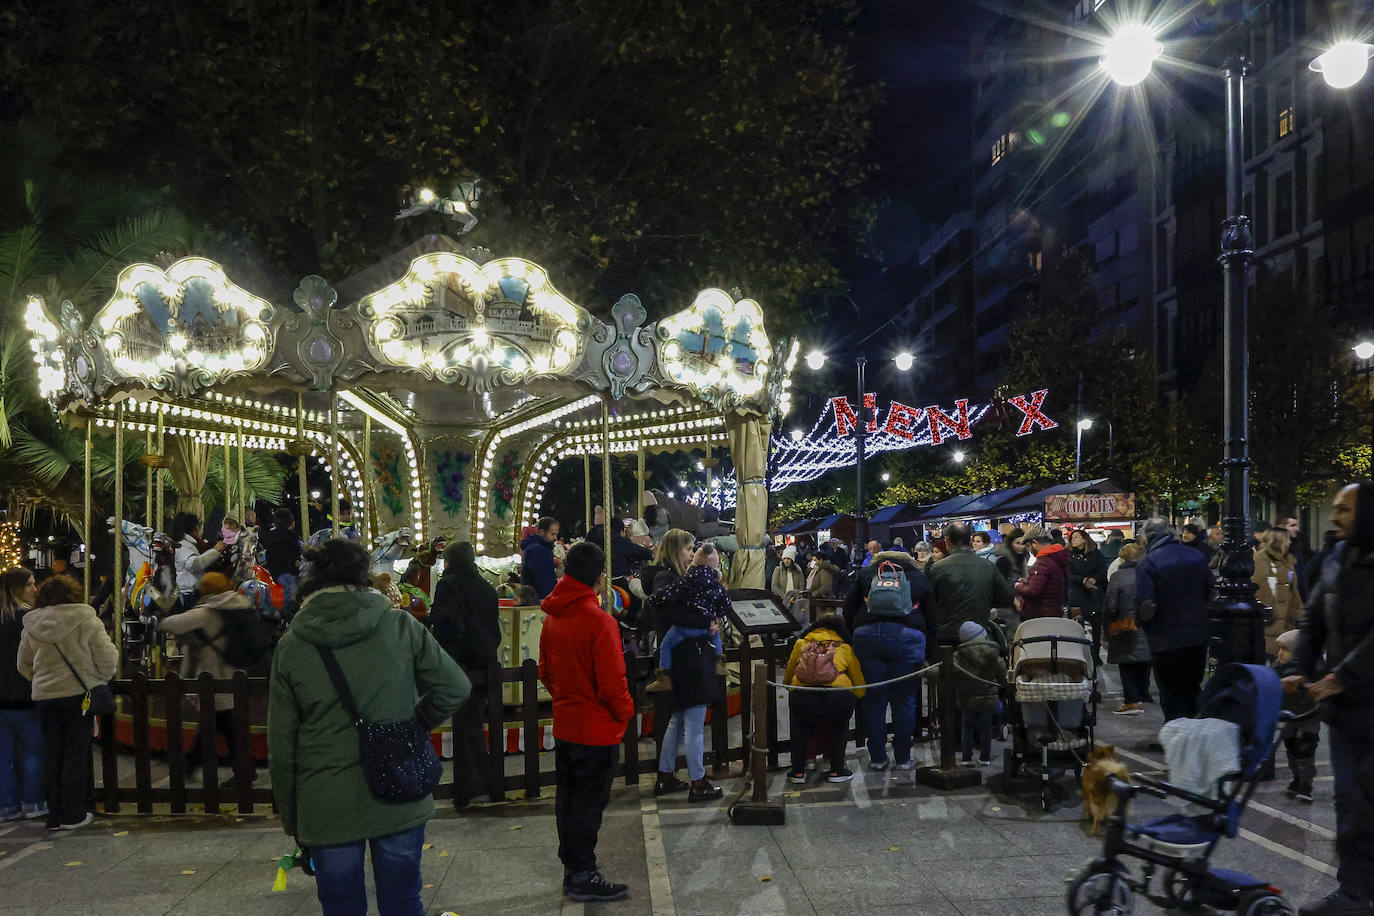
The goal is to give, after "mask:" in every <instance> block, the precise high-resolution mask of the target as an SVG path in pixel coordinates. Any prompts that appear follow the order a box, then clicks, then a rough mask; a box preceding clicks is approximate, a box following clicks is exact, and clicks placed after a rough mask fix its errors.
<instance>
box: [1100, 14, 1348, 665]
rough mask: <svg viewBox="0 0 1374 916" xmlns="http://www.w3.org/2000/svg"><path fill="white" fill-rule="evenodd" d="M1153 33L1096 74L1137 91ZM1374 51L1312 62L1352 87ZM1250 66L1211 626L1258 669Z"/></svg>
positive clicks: (1226, 340)
mask: <svg viewBox="0 0 1374 916" xmlns="http://www.w3.org/2000/svg"><path fill="white" fill-rule="evenodd" d="M1163 51H1164V48H1163V46H1162V45H1161V44H1160V43H1159V42H1158V41H1157V40H1156V38H1155V35H1154V32H1153V30H1151V29H1150V28H1149V27H1148V26H1145V25H1140V24H1131V25H1126V26H1124V27H1122V28H1121V29H1119V30H1118V31H1117V32H1116V33H1115V34H1114V35H1113V36H1112V37H1111V38H1110V39H1108V40H1107V42H1106V43H1105V44H1104V54H1103V57H1102V67H1103V69H1104V70H1106V71H1107V74H1108V75H1109V76H1110V77H1111V78H1112V79H1113V80H1114V81H1116V82H1117V83H1118V84H1120V85H1122V86H1136V85H1139V84H1140V83H1141V82H1143V81H1144V80H1145V78H1146V77H1148V76H1149V75H1150V70H1151V68H1152V67H1153V65H1154V62H1155V61H1156V60H1157V59H1159V57H1160V56H1161V54H1162V53H1163ZM1371 53H1374V46H1371V45H1367V44H1362V43H1359V42H1348V41H1347V42H1341V43H1340V44H1337V45H1336V46H1335V47H1333V48H1332V49H1331V50H1330V51H1328V52H1327V53H1326V54H1323V55H1322V56H1321V57H1319V58H1317V59H1316V60H1314V61H1313V62H1312V65H1311V69H1313V70H1315V71H1317V72H1319V73H1321V74H1322V76H1323V77H1324V78H1325V80H1326V82H1327V83H1328V84H1330V85H1331V86H1332V87H1334V88H1339V89H1344V88H1348V87H1350V86H1353V85H1354V84H1355V83H1358V82H1359V81H1360V79H1361V78H1362V77H1363V76H1364V74H1365V71H1366V70H1367V68H1368V61H1369V57H1370V55H1371ZM1247 68H1248V62H1247V61H1246V59H1245V58H1244V57H1243V56H1241V55H1236V56H1234V57H1232V58H1231V59H1230V60H1228V61H1227V62H1226V64H1225V66H1224V70H1225V75H1226V219H1225V220H1224V221H1223V223H1222V231H1221V254H1220V256H1219V257H1218V260H1219V261H1220V262H1221V270H1222V276H1223V280H1224V287H1223V292H1222V296H1223V298H1222V308H1223V315H1224V330H1223V347H1224V349H1223V358H1224V375H1225V391H1224V394H1223V397H1224V398H1225V402H1224V418H1223V425H1224V427H1225V457H1224V458H1223V459H1222V463H1221V464H1222V471H1223V473H1224V475H1225V480H1226V492H1225V496H1224V501H1223V507H1222V511H1223V513H1224V517H1223V518H1222V520H1221V529H1222V534H1223V539H1222V545H1221V552H1222V560H1221V566H1220V573H1221V578H1220V580H1219V581H1218V582H1217V597H1216V600H1215V601H1214V602H1213V604H1212V608H1211V614H1212V620H1213V623H1214V625H1215V629H1214V636H1215V639H1214V642H1213V651H1214V654H1215V655H1216V656H1217V661H1218V662H1219V663H1221V662H1228V661H1239V662H1263V661H1264V615H1263V610H1262V608H1261V607H1260V605H1259V603H1258V602H1257V601H1256V600H1255V585H1254V583H1253V582H1252V581H1251V576H1252V575H1253V574H1254V571H1255V560H1254V555H1253V554H1252V553H1251V550H1250V518H1249V497H1250V465H1251V461H1250V443H1249V434H1250V411H1249V395H1250V351H1249V337H1248V328H1247V324H1248V317H1249V303H1248V302H1247V299H1248V295H1247V282H1246V281H1247V272H1248V269H1249V266H1250V261H1251V260H1252V259H1253V257H1254V254H1255V246H1254V234H1253V232H1252V231H1251V227H1250V218H1249V217H1248V216H1246V215H1245V214H1244V213H1243V212H1242V210H1243V207H1244V198H1243V190H1244V171H1243V163H1244V145H1243V144H1244V136H1245V123H1244V101H1245V75H1246V71H1247Z"/></svg>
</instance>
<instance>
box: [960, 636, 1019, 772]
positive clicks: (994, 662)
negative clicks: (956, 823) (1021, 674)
mask: <svg viewBox="0 0 1374 916" xmlns="http://www.w3.org/2000/svg"><path fill="white" fill-rule="evenodd" d="M1005 686H1007V663H1006V661H1005V660H1004V659H1003V658H1002V653H1001V650H999V649H998V648H997V644H996V643H994V642H993V641H992V640H990V639H988V633H987V630H985V629H983V627H981V626H979V625H978V624H977V623H975V622H974V621H972V620H967V621H965V622H964V623H963V625H962V626H960V627H959V647H958V648H957V649H955V650H954V697H955V702H956V704H957V705H958V707H959V713H960V716H961V717H962V719H963V729H962V731H963V740H962V747H961V750H962V751H963V764H964V766H966V767H971V766H973V765H974V764H973V744H974V741H975V740H976V741H977V742H978V762H979V763H980V764H981V765H982V766H988V765H989V764H991V763H992V716H993V713H995V712H996V711H997V697H998V693H999V690H1000V688H1002V687H1005Z"/></svg>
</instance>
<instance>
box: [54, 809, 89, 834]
mask: <svg viewBox="0 0 1374 916" xmlns="http://www.w3.org/2000/svg"><path fill="white" fill-rule="evenodd" d="M94 820H95V815H94V814H93V813H91V812H90V811H87V812H86V816H85V817H83V818H82V819H81V820H79V821H77V822H76V823H75V824H58V825H57V826H58V829H59V830H76V829H77V828H79V827H85V826H86V825H87V824H89V823H91V822H92V821H94Z"/></svg>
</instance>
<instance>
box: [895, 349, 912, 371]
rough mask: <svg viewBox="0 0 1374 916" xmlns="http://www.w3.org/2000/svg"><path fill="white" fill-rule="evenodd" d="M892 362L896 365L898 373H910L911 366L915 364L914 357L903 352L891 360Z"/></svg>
mask: <svg viewBox="0 0 1374 916" xmlns="http://www.w3.org/2000/svg"><path fill="white" fill-rule="evenodd" d="M892 362H893V363H895V364H896V365H897V369H898V371H900V372H910V371H911V366H912V364H913V363H915V362H916V357H914V356H912V355H911V354H910V353H908V352H907V351H905V350H903V351H902V352H901V353H898V354H897V355H896V356H894V357H893V358H892Z"/></svg>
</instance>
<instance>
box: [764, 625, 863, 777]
mask: <svg viewBox="0 0 1374 916" xmlns="http://www.w3.org/2000/svg"><path fill="white" fill-rule="evenodd" d="M832 675H833V676H832ZM782 682H783V683H784V684H796V685H801V686H808V687H850V688H854V689H852V690H829V691H824V692H822V691H819V690H789V691H788V692H787V709H788V714H789V718H790V720H791V723H792V771H791V772H790V773H788V774H787V778H788V779H789V780H790V781H792V782H794V783H804V782H806V756H807V745H808V744H809V743H810V740H811V730H812V729H813V728H814V727H815V725H816V724H817V723H821V722H824V723H826V724H827V725H829V727H830V770H829V771H828V772H827V773H826V774H825V778H826V780H827V781H828V782H847V781H849V780H850V779H852V778H853V776H854V774H853V773H852V772H850V770H849V769H848V768H846V766H845V762H844V748H845V745H846V744H847V743H848V739H849V720H850V718H851V717H852V716H853V715H854V703H855V701H856V700H857V699H858V698H859V697H861V696H863V695H864V691H863V685H864V673H863V670H862V669H861V668H860V667H859V659H858V658H857V657H856V656H855V655H854V650H853V649H852V648H850V646H849V628H848V627H846V626H845V625H844V620H843V619H842V618H841V617H840V616H839V615H838V614H825V615H822V616H821V617H818V618H817V619H816V622H815V623H813V624H811V626H809V627H807V628H806V630H805V632H803V633H802V635H801V636H800V637H799V638H798V639H797V641H796V642H795V643H794V644H793V645H792V655H791V656H790V657H789V658H788V660H787V670H786V671H785V672H784V673H783V678H782Z"/></svg>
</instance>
